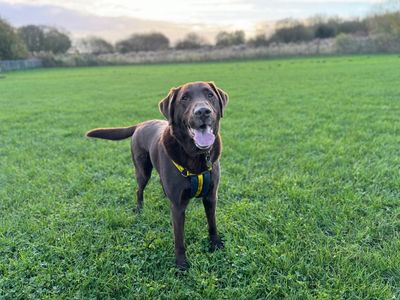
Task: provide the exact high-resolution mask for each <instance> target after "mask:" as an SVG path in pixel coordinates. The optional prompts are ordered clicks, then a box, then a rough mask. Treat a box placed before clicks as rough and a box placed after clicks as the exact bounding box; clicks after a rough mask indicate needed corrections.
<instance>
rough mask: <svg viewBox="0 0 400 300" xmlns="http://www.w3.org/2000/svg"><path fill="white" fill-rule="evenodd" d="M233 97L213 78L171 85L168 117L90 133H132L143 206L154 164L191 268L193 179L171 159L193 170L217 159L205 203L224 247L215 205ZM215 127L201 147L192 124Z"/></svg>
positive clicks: (182, 264) (214, 236) (216, 242)
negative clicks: (187, 227) (188, 214)
mask: <svg viewBox="0 0 400 300" xmlns="http://www.w3.org/2000/svg"><path fill="white" fill-rule="evenodd" d="M227 102H228V96H227V94H226V93H225V92H224V91H222V90H221V89H219V88H217V87H216V86H215V84H214V83H212V82H193V83H187V84H185V85H183V86H180V87H178V88H174V89H171V91H170V93H169V94H168V96H167V97H166V98H165V99H163V100H162V101H161V102H160V104H159V108H160V111H161V112H162V113H163V115H164V116H165V117H166V118H167V120H168V122H167V121H160V120H151V121H146V122H143V123H140V124H137V125H133V126H130V127H125V128H98V129H94V130H91V131H89V132H88V133H87V136H88V137H96V138H102V139H110V140H120V139H124V138H128V137H130V136H132V144H131V146H132V147H131V148H132V159H133V163H134V165H135V173H136V180H137V184H138V190H137V210H138V211H140V210H141V209H142V207H143V191H144V189H145V187H146V185H147V183H148V181H149V179H150V176H151V172H152V169H153V167H154V168H155V169H156V170H157V172H158V173H159V175H160V179H161V184H162V187H163V189H164V192H165V194H166V196H167V197H168V198H169V199H170V201H171V219H172V224H173V228H174V239H175V256H176V264H177V266H178V267H179V268H182V269H185V268H187V267H188V263H187V260H186V255H185V246H184V223H185V210H186V207H187V205H188V203H189V200H190V184H189V181H188V179H187V178H185V177H183V176H182V175H181V174H180V172H179V171H178V170H177V169H176V167H175V166H174V165H173V163H172V161H171V160H174V161H175V162H177V163H178V164H180V165H182V166H184V167H185V168H186V169H188V170H189V171H191V172H192V173H200V172H203V171H205V170H206V169H207V164H206V154H207V153H209V155H210V158H211V162H212V166H213V169H212V172H211V186H210V190H209V193H208V195H207V196H205V197H204V198H203V205H204V208H205V212H206V217H207V221H208V231H209V236H210V241H211V247H212V249H216V248H220V247H223V243H222V241H221V239H220V238H219V235H218V232H217V225H216V219H215V209H216V204H217V192H218V184H219V177H220V169H219V157H220V154H221V151H222V143H221V136H220V134H219V129H220V128H219V120H220V118H221V117H222V116H223V112H224V107H225V106H226V104H227ZM198 108H207V109H209V112H210V113H209V115H201V116H198V115H196V114H195V111H196V109H198ZM205 125H207V126H210V127H211V128H212V129H213V132H214V134H215V135H216V139H215V142H214V144H213V145H212V146H211V147H210V148H209V149H207V150H204V149H200V148H198V147H196V145H195V144H194V141H193V139H192V137H191V136H190V134H189V133H188V127H190V128H200V127H199V126H205Z"/></svg>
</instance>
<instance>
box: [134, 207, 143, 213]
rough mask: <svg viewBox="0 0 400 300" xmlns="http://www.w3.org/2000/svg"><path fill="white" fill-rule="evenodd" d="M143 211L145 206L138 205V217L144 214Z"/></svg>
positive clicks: (136, 210)
mask: <svg viewBox="0 0 400 300" xmlns="http://www.w3.org/2000/svg"><path fill="white" fill-rule="evenodd" d="M142 210H143V206H141V205H137V206H136V208H135V212H136V213H137V214H138V215H140V214H141V213H142Z"/></svg>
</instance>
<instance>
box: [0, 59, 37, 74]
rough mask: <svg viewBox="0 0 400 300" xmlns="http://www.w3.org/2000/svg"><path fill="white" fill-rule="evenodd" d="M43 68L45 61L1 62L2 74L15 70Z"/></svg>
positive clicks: (0, 69)
mask: <svg viewBox="0 0 400 300" xmlns="http://www.w3.org/2000/svg"><path fill="white" fill-rule="evenodd" d="M41 67H43V61H42V60H41V59H37V58H32V59H20V60H1V61H0V72H3V71H13V70H26V69H33V68H41Z"/></svg>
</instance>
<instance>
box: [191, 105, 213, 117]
mask: <svg viewBox="0 0 400 300" xmlns="http://www.w3.org/2000/svg"><path fill="white" fill-rule="evenodd" d="M194 114H195V115H196V116H197V117H208V116H209V115H210V114H211V109H209V108H208V107H197V108H195V110H194Z"/></svg>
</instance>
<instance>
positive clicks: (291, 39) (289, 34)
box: [271, 24, 314, 43]
mask: <svg viewBox="0 0 400 300" xmlns="http://www.w3.org/2000/svg"><path fill="white" fill-rule="evenodd" d="M312 39H314V32H313V29H312V28H311V27H306V26H305V25H302V24H296V25H293V26H291V27H283V28H279V29H278V30H276V31H275V33H274V34H273V35H272V37H271V41H273V42H278V43H299V42H309V41H311V40H312Z"/></svg>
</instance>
